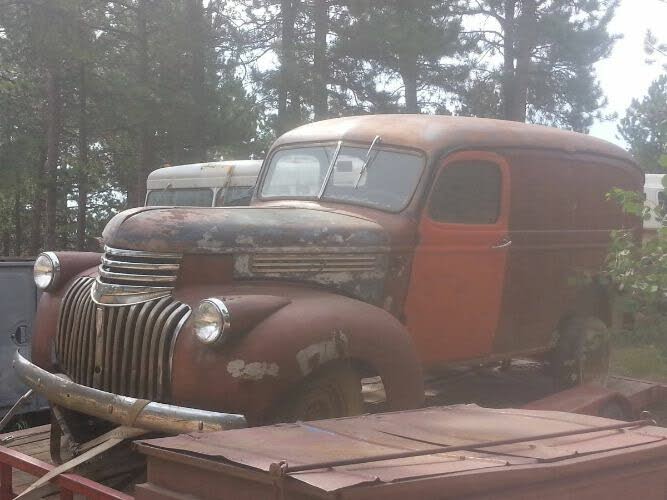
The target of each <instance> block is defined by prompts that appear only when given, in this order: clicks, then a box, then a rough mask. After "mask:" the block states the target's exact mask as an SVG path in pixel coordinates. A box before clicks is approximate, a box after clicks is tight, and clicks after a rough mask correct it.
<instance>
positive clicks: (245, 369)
mask: <svg viewBox="0 0 667 500" xmlns="http://www.w3.org/2000/svg"><path fill="white" fill-rule="evenodd" d="M279 370H280V368H279V367H278V365H277V364H276V363H267V362H264V361H254V362H252V363H246V362H245V361H243V360H242V359H235V360H234V361H230V362H229V363H227V372H228V373H229V374H230V375H231V376H232V377H234V378H240V379H243V380H255V381H257V380H262V379H263V378H264V377H277V376H278V372H279Z"/></svg>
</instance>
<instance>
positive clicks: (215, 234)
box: [103, 207, 389, 254]
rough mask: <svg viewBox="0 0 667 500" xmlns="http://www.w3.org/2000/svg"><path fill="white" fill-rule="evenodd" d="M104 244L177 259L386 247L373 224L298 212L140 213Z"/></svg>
mask: <svg viewBox="0 0 667 500" xmlns="http://www.w3.org/2000/svg"><path fill="white" fill-rule="evenodd" d="M103 238H104V243H105V244H106V245H109V246H111V247H114V248H124V249H128V250H148V251H153V252H176V253H208V254H220V253H236V252H255V251H258V250H259V251H273V250H281V249H285V250H287V249H293V250H295V251H299V252H309V253H310V252H314V253H315V252H322V251H336V250H337V249H345V250H347V251H354V250H355V249H359V250H360V251H364V252H369V251H371V252H384V251H387V250H388V247H389V237H388V235H387V233H386V231H385V230H384V229H383V228H382V227H381V226H380V225H379V224H377V223H375V222H373V221H371V220H368V219H365V218H363V217H360V216H358V215H352V214H347V213H341V212H336V211H327V210H322V209H313V208H296V207H226V208H175V207H172V208H165V207H142V208H137V209H132V210H126V211H125V212H122V213H120V214H118V215H117V216H115V217H114V218H113V219H112V220H111V221H110V222H109V224H107V227H106V228H105V229H104V233H103Z"/></svg>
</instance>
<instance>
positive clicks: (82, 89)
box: [76, 62, 89, 250]
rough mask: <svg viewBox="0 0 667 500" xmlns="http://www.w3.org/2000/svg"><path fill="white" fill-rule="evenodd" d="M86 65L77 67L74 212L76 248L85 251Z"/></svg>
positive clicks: (86, 201) (86, 190) (86, 195)
mask: <svg viewBox="0 0 667 500" xmlns="http://www.w3.org/2000/svg"><path fill="white" fill-rule="evenodd" d="M87 85H88V84H87V82H86V64H85V63H83V62H82V63H81V64H80V66H79V172H78V179H77V184H78V187H79V193H78V197H77V211H76V248H77V249H78V250H85V249H86V210H87V208H88V168H89V166H88V111H87V109H86V106H87V102H86V101H87V99H88V92H87V90H88V89H87Z"/></svg>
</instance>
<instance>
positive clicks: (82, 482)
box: [0, 446, 134, 500]
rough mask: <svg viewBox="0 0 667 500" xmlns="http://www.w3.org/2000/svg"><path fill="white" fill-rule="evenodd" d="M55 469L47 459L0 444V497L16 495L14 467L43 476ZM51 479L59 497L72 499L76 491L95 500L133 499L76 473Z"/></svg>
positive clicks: (1, 498)
mask: <svg viewBox="0 0 667 500" xmlns="http://www.w3.org/2000/svg"><path fill="white" fill-rule="evenodd" d="M54 468H55V466H53V465H51V464H49V463H47V462H43V461H41V460H38V459H36V458H33V457H30V456H28V455H25V454H23V453H20V452H18V451H16V450H12V449H10V448H6V447H4V446H0V500H12V499H13V498H14V497H15V496H16V495H15V494H14V491H13V481H12V479H13V478H12V470H13V469H17V470H20V471H22V472H25V473H26V474H29V475H31V476H36V477H42V476H44V475H45V474H47V473H49V472H50V471H51V470H52V469H54ZM51 482H52V483H54V484H56V485H57V486H58V487H59V488H60V498H61V499H71V498H73V497H74V495H75V494H77V495H83V496H85V497H86V498H92V499H96V500H134V497H132V496H130V495H127V494H126V493H123V492H121V491H118V490H114V489H113V488H109V487H108V486H104V485H103V484H100V483H98V482H96V481H93V480H91V479H87V478H85V477H83V476H79V475H78V474H70V473H66V474H60V475H59V476H56V477H54V478H53V480H52V481H51Z"/></svg>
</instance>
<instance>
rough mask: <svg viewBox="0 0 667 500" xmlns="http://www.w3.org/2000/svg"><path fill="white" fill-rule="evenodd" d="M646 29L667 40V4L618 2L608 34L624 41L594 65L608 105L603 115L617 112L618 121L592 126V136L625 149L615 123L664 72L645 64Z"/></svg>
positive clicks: (633, 0)
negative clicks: (618, 36) (610, 33)
mask: <svg viewBox="0 0 667 500" xmlns="http://www.w3.org/2000/svg"><path fill="white" fill-rule="evenodd" d="M647 29H651V30H652V31H653V32H654V33H655V34H656V35H657V36H658V38H659V39H660V40H661V41H665V40H666V39H667V2H661V1H660V0H621V4H620V6H619V8H618V10H617V11H616V15H615V16H614V19H613V20H612V22H611V23H610V27H609V30H610V31H611V32H612V33H617V34H621V35H623V38H622V39H621V40H618V41H617V42H616V44H615V46H614V49H613V51H612V53H611V56H610V57H609V58H608V59H605V60H603V61H600V62H598V63H597V64H596V70H597V74H598V78H599V80H600V85H601V87H602V90H603V91H604V93H605V95H606V96H607V99H608V101H609V102H608V105H607V108H606V109H604V112H605V113H612V112H616V113H618V119H617V120H612V121H610V122H598V123H595V124H594V125H593V127H591V130H590V133H591V135H594V136H596V137H600V138H602V139H606V140H607V141H611V142H614V143H616V144H619V145H621V146H625V144H624V142H623V140H622V139H621V138H620V137H618V132H617V130H616V126H617V124H618V120H620V119H621V118H622V117H623V116H624V115H625V111H626V109H627V108H628V106H629V105H630V103H631V102H632V99H633V98H641V97H643V96H644V95H646V92H647V90H648V87H649V85H650V84H651V82H653V81H654V80H655V79H657V78H658V76H659V75H660V73H661V72H662V71H663V70H662V66H661V65H660V64H658V63H654V64H653V65H648V64H646V54H645V53H644V34H645V33H646V30H647Z"/></svg>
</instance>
